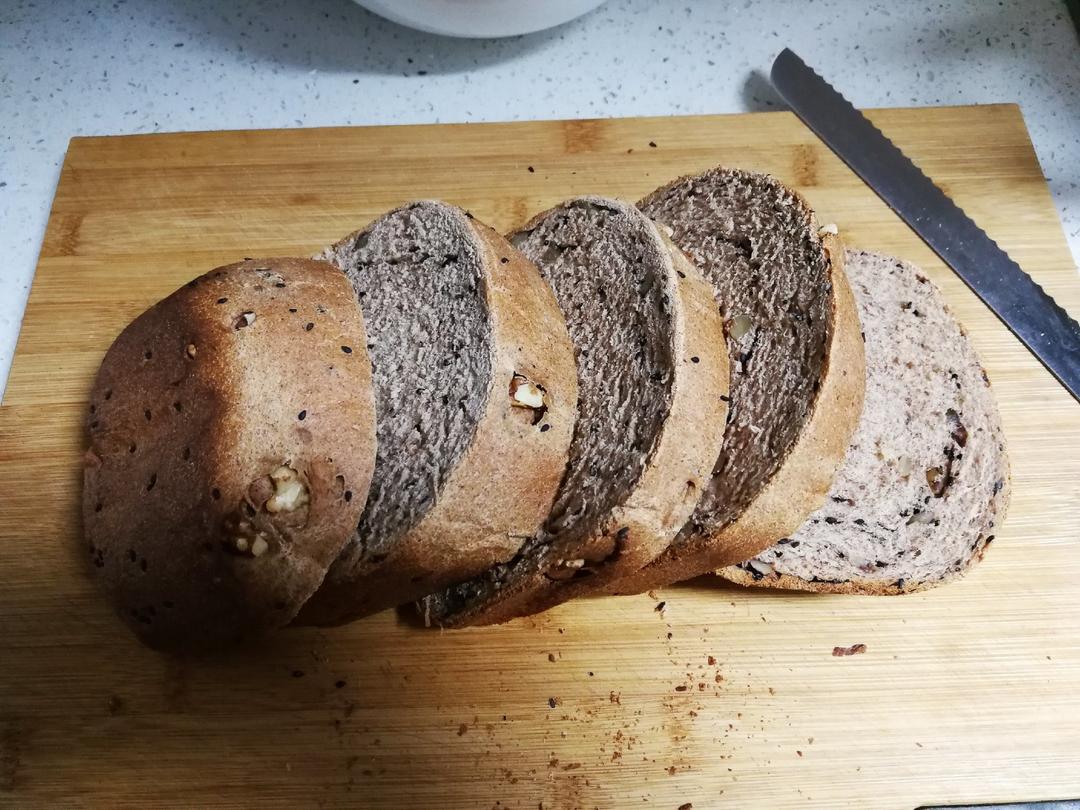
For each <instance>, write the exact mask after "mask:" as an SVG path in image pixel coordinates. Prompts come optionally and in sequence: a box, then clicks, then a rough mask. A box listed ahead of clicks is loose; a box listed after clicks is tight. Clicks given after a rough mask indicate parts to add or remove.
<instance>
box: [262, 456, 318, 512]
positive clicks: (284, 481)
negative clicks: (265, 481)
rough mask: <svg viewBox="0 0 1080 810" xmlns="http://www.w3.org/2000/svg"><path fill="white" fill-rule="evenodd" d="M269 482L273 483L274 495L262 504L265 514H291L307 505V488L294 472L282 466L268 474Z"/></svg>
mask: <svg viewBox="0 0 1080 810" xmlns="http://www.w3.org/2000/svg"><path fill="white" fill-rule="evenodd" d="M270 480H271V481H273V482H274V494H273V495H272V496H271V497H270V498H269V499H268V500H267V501H266V503H265V504H264V506H265V508H266V511H267V512H271V513H277V512H292V511H293V510H295V509H299V508H300V507H301V506H305V505H307V502H308V491H307V487H305V486H304V482H303V481H301V480H300V476H299V475H298V474H297V472H296V470H294V469H292V468H291V467H288V466H286V465H284V464H283V465H281V466H280V467H278V468H277V469H276V470H274V471H273V472H272V473H270Z"/></svg>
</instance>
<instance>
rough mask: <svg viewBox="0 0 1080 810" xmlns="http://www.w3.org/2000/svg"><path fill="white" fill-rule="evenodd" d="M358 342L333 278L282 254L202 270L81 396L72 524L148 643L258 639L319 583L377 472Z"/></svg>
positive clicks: (359, 334)
mask: <svg viewBox="0 0 1080 810" xmlns="http://www.w3.org/2000/svg"><path fill="white" fill-rule="evenodd" d="M307 324H311V327H310V328H307ZM365 345H366V335H365V330H364V323H363V318H362V315H361V313H360V310H359V308H358V307H357V306H356V302H355V299H354V297H353V293H352V289H351V286H350V285H349V284H348V282H347V280H346V279H345V278H344V277H343V276H342V275H341V273H340V272H339V271H338V270H337V269H336V268H334V267H332V266H331V265H329V264H326V263H323V262H315V261H311V260H308V259H288V258H285V259H261V260H245V261H243V262H239V263H237V264H232V265H228V266H226V267H221V268H218V269H216V270H213V271H211V272H209V273H207V274H206V275H204V276H201V277H200V278H197V279H195V280H194V281H192V282H190V283H189V284H187V285H185V286H184V287H181V288H180V289H179V290H177V291H176V292H174V293H173V294H171V295H170V296H168V297H167V298H165V299H164V300H163V301H161V302H160V303H158V304H156V305H154V306H153V307H151V308H150V309H149V310H147V311H146V312H144V313H143V314H142V315H140V316H139V317H138V318H136V319H135V321H134V322H132V323H131V324H130V325H129V326H128V327H127V328H125V329H124V331H123V332H122V333H121V334H120V335H119V337H117V339H116V341H115V342H114V343H113V345H112V346H111V347H110V349H109V350H108V352H107V353H106V355H105V358H104V360H103V361H102V365H101V369H100V370H99V372H98V375H97V379H96V380H95V383H94V387H93V390H92V393H91V399H90V402H91V413H90V415H89V417H88V419H87V426H88V432H89V444H90V449H89V450H88V452H87V454H86V466H85V470H84V485H83V517H84V527H85V540H86V543H87V550H88V552H89V555H90V559H91V562H92V566H93V570H94V571H95V572H96V573H97V575H98V578H99V579H100V581H101V582H102V584H103V585H104V587H105V589H106V591H107V592H108V593H109V595H110V597H111V598H112V601H113V602H114V604H115V606H116V608H117V610H118V611H119V612H120V615H121V616H122V617H123V618H124V620H125V621H126V622H127V623H128V624H129V625H130V626H131V627H132V628H133V629H134V630H135V632H136V633H137V634H138V636H139V637H140V638H141V639H142V640H143V641H145V642H147V643H148V644H150V645H152V646H154V647H160V648H172V649H176V648H202V647H213V646H219V645H223V644H228V643H233V642H235V641H237V640H240V639H244V638H248V637H251V636H258V635H261V634H263V633H265V632H268V631H270V630H273V629H276V628H279V627H282V626H284V625H286V624H287V623H288V622H289V621H290V620H291V619H292V618H293V616H294V615H295V614H296V612H297V611H298V610H299V609H300V606H301V605H302V604H303V602H304V601H305V600H306V599H307V598H308V597H309V596H310V595H311V594H312V593H313V592H314V591H315V589H316V588H317V587H318V585H319V583H320V582H321V581H322V579H323V576H324V574H325V572H326V568H327V566H329V565H330V563H331V561H332V560H333V559H334V558H335V557H336V556H337V554H338V552H339V551H340V550H341V548H342V546H343V545H344V543H345V541H346V539H347V538H348V537H349V535H350V533H351V531H352V530H353V529H354V528H355V525H356V521H357V520H358V519H359V515H360V511H361V509H362V507H363V503H364V501H365V499H366V497H367V491H368V485H369V483H370V480H371V474H372V470H373V468H374V463H375V409H374V399H373V395H372V387H371V367H370V363H369V362H368V359H367V353H366V350H365V348H364V347H365ZM272 474H276V475H277V477H278V478H279V479H280V481H279V482H278V483H277V484H276V483H275V481H274V480H273V479H272V478H270V477H269V476H271V475H272ZM290 478H295V479H296V482H294V484H293V485H291V484H290V483H289V479H290ZM297 482H298V485H299V486H300V488H301V490H302V491H303V494H300V495H297V493H298V492H299V490H294V491H293V492H292V495H297V497H295V498H294V497H292V495H290V494H289V493H288V491H287V490H288V489H289V487H290V486H294V485H295V484H296V483H297ZM278 485H280V486H281V487H283V489H282V495H281V496H280V497H277V495H276V493H277V491H278ZM305 497H306V499H307V503H306V504H305V503H302V501H303V500H304V498H305Z"/></svg>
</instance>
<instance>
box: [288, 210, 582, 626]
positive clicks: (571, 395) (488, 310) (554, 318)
mask: <svg viewBox="0 0 1080 810" xmlns="http://www.w3.org/2000/svg"><path fill="white" fill-rule="evenodd" d="M326 256H327V257H328V258H330V259H331V260H332V261H334V262H335V263H336V264H337V265H339V266H340V267H341V268H342V269H343V270H344V271H345V273H346V274H347V275H348V277H349V279H350V280H351V281H352V284H353V287H354V289H355V292H356V295H357V297H358V299H359V302H360V305H361V306H362V307H363V308H364V314H365V318H366V320H367V326H368V334H369V343H370V346H369V351H370V352H371V356H372V364H373V367H374V385H375V395H376V408H377V410H378V415H379V418H378V433H379V449H378V458H377V460H376V465H375V475H374V479H373V482H372V487H371V494H370V496H369V499H368V503H367V506H366V508H365V511H364V514H363V516H362V517H361V519H360V522H359V526H358V527H357V530H356V532H355V534H354V536H353V537H352V539H351V540H350V542H349V543H348V544H347V545H346V547H345V549H344V550H343V551H342V554H341V556H340V557H339V558H338V559H337V560H336V561H335V562H334V564H333V565H332V566H331V568H330V570H329V572H328V573H327V576H326V580H325V581H324V583H323V585H322V587H321V588H320V589H319V591H318V592H317V593H316V594H315V596H314V597H312V599H311V600H310V601H309V602H308V604H307V605H306V606H305V608H304V610H303V611H301V613H300V616H299V617H298V619H297V621H298V622H299V623H305V624H318V625H330V624H340V623H342V622H345V621H349V620H351V619H355V618H359V617H361V616H364V615H367V614H370V613H374V612H376V611H379V610H383V609H385V608H388V607H393V606H394V605H398V604H401V603H403V602H407V601H412V600H415V599H418V598H420V597H421V596H423V595H425V594H427V593H430V592H431V591H433V590H437V589H439V588H442V587H445V586H447V585H449V584H450V583H452V582H456V581H460V580H462V579H465V578H468V577H471V576H474V575H476V574H479V573H480V572H481V571H483V570H485V569H487V568H490V567H491V566H493V565H495V564H497V563H501V562H506V561H507V560H509V559H511V558H513V557H514V555H515V554H517V553H518V551H519V549H520V548H521V545H522V543H523V542H524V540H525V539H526V538H528V537H530V536H531V535H532V534H533V533H534V532H535V531H536V530H537V528H538V527H539V526H540V524H541V523H542V521H543V520H544V518H545V517H546V516H547V513H548V510H549V509H550V508H551V503H552V499H553V498H554V495H555V491H556V488H557V487H558V484H559V478H560V476H561V474H562V470H563V468H564V467H565V466H566V452H567V447H568V446H569V444H570V436H571V432H572V430H573V426H574V414H575V412H576V405H577V384H576V375H575V370H574V357H573V349H572V347H571V345H570V340H569V338H568V337H567V334H566V325H565V322H564V320H563V317H562V314H561V313H560V311H559V308H558V305H557V304H556V302H555V298H554V296H553V295H552V293H551V290H550V289H549V288H548V287H547V285H546V284H544V282H543V280H542V279H541V278H540V275H539V273H537V271H536V268H535V267H534V266H533V264H532V263H531V262H529V261H528V260H527V259H525V258H524V257H523V256H522V255H521V254H520V253H519V252H518V251H517V250H515V249H514V248H513V247H511V246H510V245H509V244H508V243H507V242H506V240H504V239H503V238H502V237H500V236H499V235H498V234H497V233H495V232H494V231H492V230H491V229H490V228H488V227H486V226H484V225H481V224H480V223H478V222H476V221H475V220H474V219H472V218H471V217H470V216H469V215H467V214H466V213H465V212H464V211H462V210H461V209H459V208H455V207H454V206H451V205H447V204H446V203H442V202H437V201H424V202H416V203H410V204H409V205H406V206H403V207H401V208H399V209H397V210H395V211H392V212H390V213H389V214H386V215H385V216H383V217H381V218H380V219H378V220H377V221H376V222H374V223H372V224H371V225H370V226H368V227H367V228H365V229H363V230H362V231H359V232H357V233H355V234H352V235H351V236H348V237H346V238H345V239H343V240H342V241H341V242H339V243H338V244H336V245H334V246H333V247H332V248H330V249H329V250H328V251H327V253H326Z"/></svg>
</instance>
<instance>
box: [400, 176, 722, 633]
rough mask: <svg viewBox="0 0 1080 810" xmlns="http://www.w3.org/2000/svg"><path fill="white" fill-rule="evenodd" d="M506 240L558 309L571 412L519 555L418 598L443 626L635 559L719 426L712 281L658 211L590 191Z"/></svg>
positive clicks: (694, 476)
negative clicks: (574, 395)
mask: <svg viewBox="0 0 1080 810" xmlns="http://www.w3.org/2000/svg"><path fill="white" fill-rule="evenodd" d="M511 238H512V240H513V241H514V243H515V244H516V245H517V246H518V247H519V248H520V249H521V250H522V252H523V253H524V254H525V255H526V256H528V257H529V258H530V259H532V260H533V261H534V262H535V263H536V264H537V266H538V267H539V269H540V272H541V274H542V275H543V277H544V278H545V279H546V280H547V282H548V283H549V284H550V285H551V287H552V289H553V290H554V292H555V297H556V298H557V299H558V302H559V305H560V306H561V307H562V310H563V312H564V313H565V315H566V321H567V325H568V327H569V330H570V337H571V339H572V341H573V344H574V349H575V352H576V356H577V373H578V389H579V400H578V417H577V423H576V426H575V429H574V436H573V441H572V443H571V445H570V459H569V463H568V464H567V466H566V470H565V472H564V473H563V475H562V483H561V485H560V487H559V491H558V495H557V496H556V499H555V505H554V507H553V508H552V510H551V514H550V516H549V517H548V519H547V522H546V523H545V525H544V527H543V529H542V530H541V531H540V532H538V533H536V535H535V536H533V537H532V538H530V539H529V540H528V541H526V543H525V544H524V545H523V546H522V548H521V550H520V551H519V553H518V554H517V555H515V556H514V557H513V559H511V560H509V561H507V562H504V563H501V564H499V565H496V566H494V567H492V568H490V569H489V570H488V571H486V572H485V573H484V574H483V575H482V576H479V577H476V578H473V579H470V580H467V581H465V582H462V583H460V584H457V585H455V586H453V587H451V588H449V589H446V590H444V591H442V592H439V593H435V594H434V595H431V596H429V597H427V598H426V599H424V600H423V602H422V604H421V610H422V611H423V613H424V615H425V617H426V619H427V621H428V623H434V624H438V625H440V626H461V625H467V624H491V623H497V622H501V621H506V620H508V619H511V618H514V617H515V616H521V615H524V614H527V613H535V612H537V611H540V610H544V609H546V608H548V607H551V606H553V605H555V604H558V603H560V602H563V601H566V600H567V599H570V598H571V597H574V596H578V595H581V594H582V593H586V592H588V591H591V590H597V589H602V588H604V587H605V586H606V585H607V584H608V583H610V582H611V581H613V580H614V579H616V578H618V577H619V576H621V575H623V574H626V573H629V572H633V571H636V570H639V569H640V568H641V567H642V566H643V565H645V564H646V563H647V562H648V561H649V560H651V559H652V558H654V557H655V556H656V555H657V554H659V553H660V552H661V551H662V550H663V549H664V548H665V547H666V546H667V544H668V542H669V541H670V540H671V538H672V537H673V536H674V535H675V533H676V532H677V531H678V530H679V529H680V528H681V527H682V525H683V523H684V522H685V521H686V519H687V518H688V517H689V516H690V513H691V512H692V511H693V508H694V506H695V504H696V503H697V501H698V498H699V496H700V494H701V490H702V488H703V486H704V484H705V482H706V481H707V480H708V477H709V473H710V471H711V469H712V465H713V463H714V461H715V460H716V456H717V454H718V452H719V449H720V443H721V440H722V437H723V428H724V423H725V418H726V414H727V392H728V366H727V353H726V346H725V344H724V338H723V322H722V319H721V318H720V315H719V313H718V311H717V307H716V303H715V300H714V299H713V295H712V289H711V287H709V285H707V284H706V283H705V282H704V280H703V279H702V278H701V276H700V274H699V273H698V271H697V269H696V268H694V267H693V266H692V265H691V264H690V263H689V262H688V261H687V260H686V258H685V257H684V256H683V255H682V254H681V253H680V252H679V251H678V250H677V249H676V248H674V246H673V245H672V244H671V243H670V242H669V241H668V240H667V238H666V237H665V236H664V235H663V234H662V233H661V231H660V230H659V229H658V228H657V226H656V225H655V224H654V223H652V222H651V221H650V220H649V219H648V218H647V217H645V216H644V215H643V214H641V213H640V212H639V211H637V210H636V209H635V208H633V207H632V206H629V205H627V204H625V203H621V202H617V201H615V200H608V199H602V198H597V197H585V198H580V199H575V200H571V201H569V202H567V203H564V204H562V205H560V206H558V207H556V208H554V209H552V210H550V211H548V212H546V213H543V214H541V215H540V216H538V217H536V218H535V219H534V220H532V221H531V222H530V223H528V224H527V225H526V226H525V228H524V229H523V230H522V231H520V232H518V233H517V234H515V235H514V236H513V237H511Z"/></svg>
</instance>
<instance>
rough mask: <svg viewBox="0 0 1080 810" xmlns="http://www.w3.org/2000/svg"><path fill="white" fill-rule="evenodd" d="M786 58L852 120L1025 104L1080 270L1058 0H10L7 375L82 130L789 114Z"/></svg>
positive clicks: (3, 212) (3, 132)
mask: <svg viewBox="0 0 1080 810" xmlns="http://www.w3.org/2000/svg"><path fill="white" fill-rule="evenodd" d="M784 46H790V47H792V48H794V49H795V50H796V51H797V52H798V53H800V54H801V55H802V56H804V57H805V58H806V59H807V60H808V61H809V62H811V64H814V65H815V66H816V67H818V68H819V69H821V70H822V72H823V73H825V75H827V76H828V77H829V78H830V79H832V80H833V81H834V82H835V84H836V85H837V86H838V87H840V88H841V89H842V90H843V91H844V92H845V94H846V95H847V96H848V97H849V98H850V99H851V100H852V101H853V102H854V103H855V104H856V105H858V106H865V107H884V106H918V105H938V104H977V103H989V102H1013V101H1018V102H1019V103H1020V104H1021V106H1022V108H1023V111H1024V115H1025V117H1026V119H1027V123H1028V126H1029V128H1030V130H1031V135H1032V138H1033V140H1034V142H1035V147H1036V149H1037V151H1038V154H1039V158H1040V160H1041V161H1042V166H1043V170H1044V172H1045V173H1046V175H1047V178H1048V179H1049V181H1050V188H1051V190H1052V191H1053V194H1054V199H1055V201H1056V203H1057V207H1058V211H1059V213H1060V214H1061V218H1062V221H1063V224H1064V227H1065V231H1066V234H1067V235H1068V238H1069V241H1070V245H1071V247H1072V250H1073V255H1074V257H1075V256H1080V187H1078V184H1080V47H1078V45H1077V34H1076V29H1075V28H1074V27H1073V24H1072V21H1071V19H1070V17H1069V15H1068V13H1067V11H1066V8H1065V6H1064V3H1063V2H1062V0H1004V1H1003V2H996V0H995V1H991V0H966V1H962V0H954V1H952V2H929V1H928V0H924V2H901V3H895V2H866V0H725V1H722V0H680V2H668V0H662V1H661V0H609V2H607V3H606V4H605V5H604V6H602V7H601V8H600V9H598V10H597V11H595V12H593V13H592V14H589V15H587V16H586V17H584V18H582V19H579V20H577V21H576V22H573V23H569V24H567V25H565V26H562V27H560V28H556V29H553V30H550V31H546V32H541V33H539V34H534V35H531V36H528V37H523V38H514V39H509V40H453V39H445V38H441V37H434V36H429V35H426V34H421V33H417V32H414V31H410V30H407V29H404V28H401V27H399V26H396V25H394V24H391V23H388V22H385V21H383V20H381V19H380V18H378V17H375V16H373V15H371V14H369V13H367V12H365V11H363V10H361V9H360V8H359V7H358V6H356V5H354V4H353V3H351V2H350V0H230V2H227V3H223V2H220V0H115V2H107V3H101V2H91V1H90V0H35V1H29V0H5V2H4V3H3V5H2V7H0V111H2V112H0V250H2V252H3V253H2V255H3V256H4V260H3V262H0V381H6V379H7V371H8V367H9V365H10V361H11V355H12V353H13V352H14V347H15V340H16V337H17V334H18V325H19V322H20V319H21V317H22V311H23V306H24V304H25V300H26V295H27V293H28V291H29V288H30V283H31V280H32V278H33V272H34V265H35V263H36V260H37V254H38V250H39V248H40V245H41V238H42V234H43V232H44V228H45V222H46V218H47V216H48V211H49V205H50V202H51V200H52V195H53V191H54V189H55V187H56V179H57V176H58V173H59V167H60V165H61V162H62V161H63V157H64V150H65V148H66V146H67V142H68V139H69V138H70V137H71V136H73V135H84V134H125V133H133V132H157V131H173V130H200V129H233V128H248V127H304V126H323V125H340V124H390V123H416V122H440V121H494V120H510V119H529V118H582V117H594V116H597V117H609V116H620V115H669V114H673V115H678V114H693V113H709V112H742V111H752V110H767V109H776V108H777V107H778V106H779V103H778V102H777V100H776V97H775V95H774V94H773V92H772V90H771V88H770V87H769V85H768V83H767V81H766V80H765V78H764V76H765V75H767V73H768V69H769V66H770V64H771V62H772V59H773V57H774V56H775V55H776V54H777V52H778V51H779V50H780V49H781V48H782V47H784ZM0 387H2V386H0Z"/></svg>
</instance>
